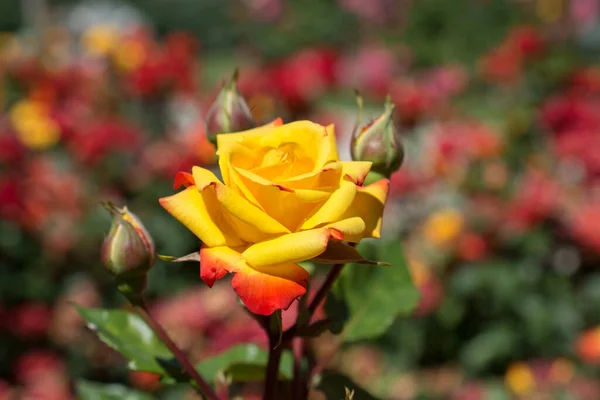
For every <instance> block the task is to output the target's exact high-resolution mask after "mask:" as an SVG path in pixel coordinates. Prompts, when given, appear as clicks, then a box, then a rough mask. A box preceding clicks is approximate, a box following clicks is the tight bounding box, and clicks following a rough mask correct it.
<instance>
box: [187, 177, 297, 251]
mask: <svg viewBox="0 0 600 400" xmlns="http://www.w3.org/2000/svg"><path fill="white" fill-rule="evenodd" d="M192 175H193V176H194V181H195V182H196V186H197V187H198V189H200V190H202V191H205V190H206V189H208V187H209V186H211V187H212V188H213V190H214V192H215V194H216V197H217V200H218V201H219V203H220V204H221V206H222V207H223V209H224V210H225V211H227V213H229V214H230V215H231V216H232V217H234V218H235V219H234V221H238V220H239V221H240V222H241V223H235V224H234V226H235V227H236V228H238V234H240V235H241V236H243V237H246V240H247V241H251V242H255V241H257V240H261V238H259V237H252V236H253V235H256V232H254V231H258V232H263V233H266V234H282V233H289V232H290V231H289V230H288V229H287V228H286V227H285V226H283V225H282V224H280V223H279V222H277V221H276V220H275V219H274V218H272V217H271V216H269V215H268V214H266V213H265V212H264V211H262V210H261V209H259V208H258V207H256V206H254V205H253V204H251V203H250V202H248V200H246V199H245V198H243V197H242V196H240V195H239V194H237V193H236V192H235V191H233V190H232V189H230V188H228V187H227V186H225V185H223V184H222V183H221V182H220V181H219V180H218V179H217V177H216V176H215V175H214V174H213V173H212V172H210V171H208V170H207V169H204V168H200V167H194V168H192ZM248 227H251V228H254V230H252V231H250V232H248V229H247V228H248Z"/></svg>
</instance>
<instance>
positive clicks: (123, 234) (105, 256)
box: [101, 201, 155, 304]
mask: <svg viewBox="0 0 600 400" xmlns="http://www.w3.org/2000/svg"><path fill="white" fill-rule="evenodd" d="M104 206H105V207H106V209H107V210H108V212H109V213H110V214H111V215H112V217H113V221H112V225H111V227H110V231H109V233H108V235H107V236H106V238H105V239H104V243H103V244H102V252H101V258H102V263H103V264H104V266H105V267H106V268H107V269H108V270H109V271H110V272H111V273H112V274H113V275H114V276H115V279H116V282H117V288H118V289H119V291H120V292H121V293H122V294H123V295H125V296H126V297H127V298H128V299H129V300H130V301H131V302H132V303H134V304H135V303H136V302H137V301H138V300H139V299H141V296H142V293H143V292H144V290H145V289H146V283H147V277H146V274H147V273H148V271H149V270H150V268H152V265H154V253H155V249H154V241H153V240H152V237H151V236H150V234H149V233H148V231H147V230H146V228H145V227H144V225H143V224H142V221H140V219H139V218H138V217H137V216H136V215H135V214H133V213H131V212H130V211H129V210H128V209H127V207H123V208H118V207H117V206H115V205H114V204H112V203H111V202H109V201H107V202H105V203H104Z"/></svg>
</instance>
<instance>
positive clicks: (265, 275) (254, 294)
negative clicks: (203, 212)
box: [200, 247, 309, 315]
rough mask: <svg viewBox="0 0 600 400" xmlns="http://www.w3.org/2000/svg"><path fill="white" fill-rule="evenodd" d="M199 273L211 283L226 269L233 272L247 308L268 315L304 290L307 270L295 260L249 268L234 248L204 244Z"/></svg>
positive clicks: (235, 285)
mask: <svg viewBox="0 0 600 400" xmlns="http://www.w3.org/2000/svg"><path fill="white" fill-rule="evenodd" d="M200 256H201V258H202V262H201V267H200V269H201V276H202V279H203V280H204V281H205V282H207V284H210V285H212V283H214V281H215V280H216V279H220V278H222V277H223V276H224V275H225V274H226V273H227V272H230V273H234V274H235V276H234V278H233V280H232V281H231V284H232V286H233V289H234V290H235V292H236V293H237V294H238V296H240V298H241V299H242V301H243V303H244V304H245V305H246V307H248V310H250V311H251V312H253V313H255V314H261V315H270V314H272V313H273V312H274V311H275V310H279V309H283V310H286V309H287V308H289V306H290V305H291V304H292V302H293V301H294V300H295V299H297V298H298V297H300V296H302V295H303V294H304V293H306V284H307V282H308V278H309V275H308V272H306V270H305V269H304V268H302V267H300V266H299V265H297V264H294V263H288V264H279V265H273V266H268V267H261V268H252V267H250V266H249V265H248V264H247V263H246V262H245V261H244V259H243V258H242V256H241V254H240V253H239V252H238V251H236V250H235V249H231V248H228V247H214V248H203V249H202V250H201V251H200Z"/></svg>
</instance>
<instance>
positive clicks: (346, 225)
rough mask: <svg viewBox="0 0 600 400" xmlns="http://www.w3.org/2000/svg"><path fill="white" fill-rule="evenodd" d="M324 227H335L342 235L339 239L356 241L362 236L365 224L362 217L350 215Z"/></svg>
mask: <svg viewBox="0 0 600 400" xmlns="http://www.w3.org/2000/svg"><path fill="white" fill-rule="evenodd" d="M325 228H332V229H335V230H336V231H337V232H339V233H340V234H341V235H342V236H341V240H345V241H347V242H352V243H358V242H360V240H361V239H362V238H363V235H364V232H365V228H366V225H365V221H363V219H362V218H360V217H352V218H346V219H343V220H341V221H337V222H333V223H331V224H327V225H325Z"/></svg>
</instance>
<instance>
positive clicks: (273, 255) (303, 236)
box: [242, 228, 331, 268]
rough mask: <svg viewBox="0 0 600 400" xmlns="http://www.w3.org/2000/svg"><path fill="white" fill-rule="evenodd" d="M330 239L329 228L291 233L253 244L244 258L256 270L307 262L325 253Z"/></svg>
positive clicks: (243, 255)
mask: <svg viewBox="0 0 600 400" xmlns="http://www.w3.org/2000/svg"><path fill="white" fill-rule="evenodd" d="M330 237H331V231H330V230H329V229H327V228H321V229H314V230H310V231H303V232H297V233H290V234H288V235H283V236H280V237H278V238H275V239H271V240H266V241H264V242H260V243H256V244H253V245H252V246H250V247H248V248H247V249H246V250H245V251H244V252H243V253H242V257H244V259H245V260H246V262H247V263H248V264H249V265H250V266H252V267H254V268H256V267H262V266H265V265H273V264H285V263H295V262H299V261H306V260H310V259H311V258H314V257H316V256H318V255H319V254H321V253H322V252H324V251H325V249H326V248H327V243H328V242H329V238H330Z"/></svg>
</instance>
